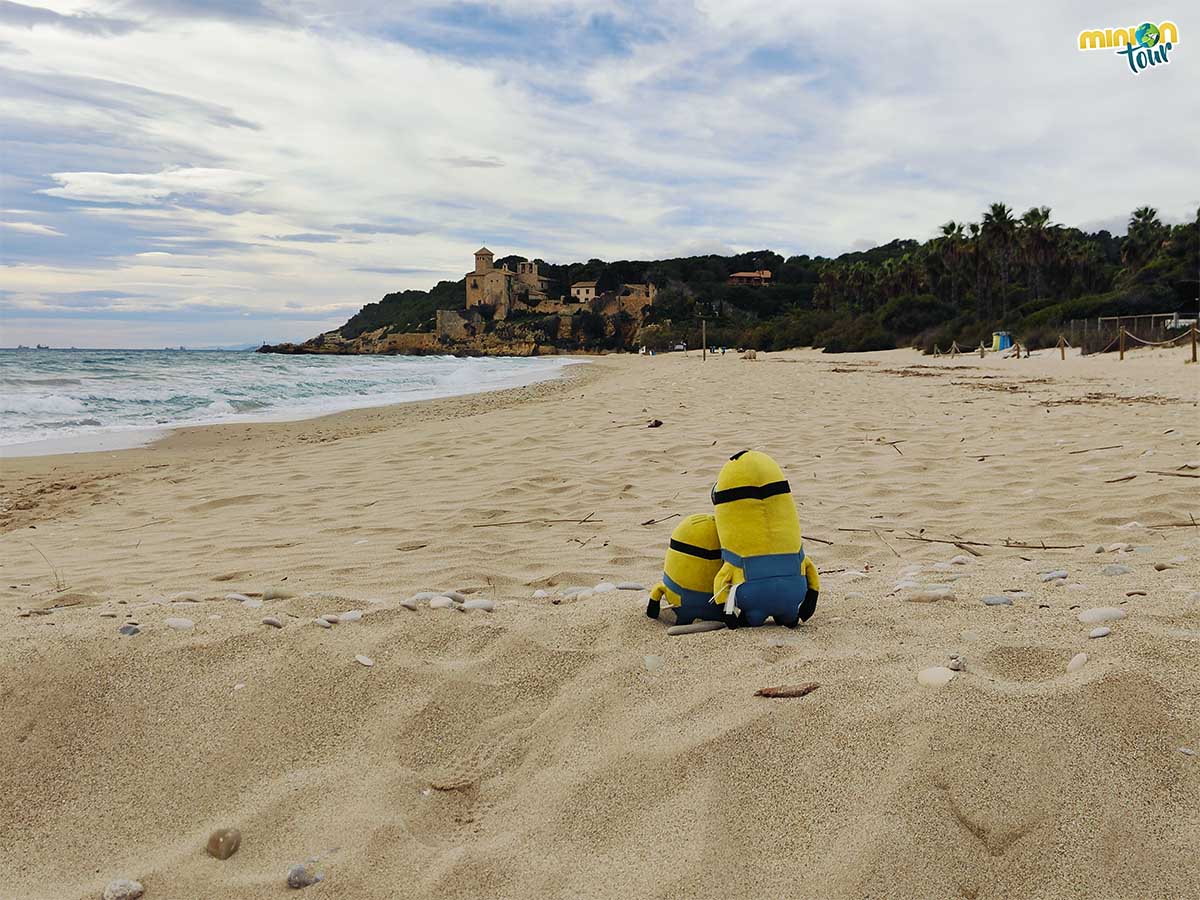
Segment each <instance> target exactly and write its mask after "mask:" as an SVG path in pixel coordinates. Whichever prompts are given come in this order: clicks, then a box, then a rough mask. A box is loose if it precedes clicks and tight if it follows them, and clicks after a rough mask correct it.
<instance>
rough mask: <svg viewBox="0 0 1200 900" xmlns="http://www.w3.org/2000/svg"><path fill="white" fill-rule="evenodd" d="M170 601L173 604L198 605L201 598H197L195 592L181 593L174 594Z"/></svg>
mask: <svg viewBox="0 0 1200 900" xmlns="http://www.w3.org/2000/svg"><path fill="white" fill-rule="evenodd" d="M170 600H171V602H172V603H197V602H199V600H200V598H199V597H198V596H196V593H195V591H180V592H179V593H178V594H172V595H171V597H170Z"/></svg>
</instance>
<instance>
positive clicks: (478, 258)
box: [467, 247, 550, 319]
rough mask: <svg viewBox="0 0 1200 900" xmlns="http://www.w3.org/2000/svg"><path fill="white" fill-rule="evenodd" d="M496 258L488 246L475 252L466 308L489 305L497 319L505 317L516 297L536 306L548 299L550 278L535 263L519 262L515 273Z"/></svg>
mask: <svg viewBox="0 0 1200 900" xmlns="http://www.w3.org/2000/svg"><path fill="white" fill-rule="evenodd" d="M494 260H495V255H494V254H493V253H492V251H491V250H489V249H488V248H487V247H480V248H479V249H478V250H476V251H475V269H474V270H473V271H471V272H468V273H467V309H473V308H475V307H490V308H491V309H492V310H493V317H494V318H496V319H506V318H508V314H509V312H510V311H511V310H512V308H513V303H515V302H516V301H517V300H520V301H522V302H524V303H526V304H528V305H536V304H537V303H538V302H540V301H543V300H546V299H548V295H547V293H546V291H547V289H548V287H549V284H550V279H549V278H547V277H546V276H544V275H541V274H540V273H539V272H538V265H537V263H536V262H519V263H517V271H515V272H514V271H513V270H512V269H510V268H508V266H501V267H500V268H496V266H495V264H494Z"/></svg>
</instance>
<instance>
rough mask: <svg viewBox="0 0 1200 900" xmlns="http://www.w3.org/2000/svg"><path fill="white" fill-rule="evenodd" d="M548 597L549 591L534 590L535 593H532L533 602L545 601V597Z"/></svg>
mask: <svg viewBox="0 0 1200 900" xmlns="http://www.w3.org/2000/svg"><path fill="white" fill-rule="evenodd" d="M549 596H550V592H549V591H543V590H540V589H539V590H536V591H534V592H533V599H534V600H545V599H546V598H547V597H549Z"/></svg>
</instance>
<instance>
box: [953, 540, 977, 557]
mask: <svg viewBox="0 0 1200 900" xmlns="http://www.w3.org/2000/svg"><path fill="white" fill-rule="evenodd" d="M954 546H955V547H957V548H958V549H959V550H965V551H967V553H970V554H971V555H972V556H983V554H982V553H980V552H979V551H978V550H976V549H975V548H974V547H972V546H971V545H970V544H964V543H963V542H962V541H959V542H958V543H956V544H955V545H954Z"/></svg>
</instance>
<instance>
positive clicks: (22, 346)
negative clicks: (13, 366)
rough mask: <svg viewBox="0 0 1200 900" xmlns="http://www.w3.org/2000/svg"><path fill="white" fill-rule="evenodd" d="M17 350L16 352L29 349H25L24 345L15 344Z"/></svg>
mask: <svg viewBox="0 0 1200 900" xmlns="http://www.w3.org/2000/svg"><path fill="white" fill-rule="evenodd" d="M17 349H18V350H28V349H29V348H28V347H26V346H25V345H24V344H17Z"/></svg>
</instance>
